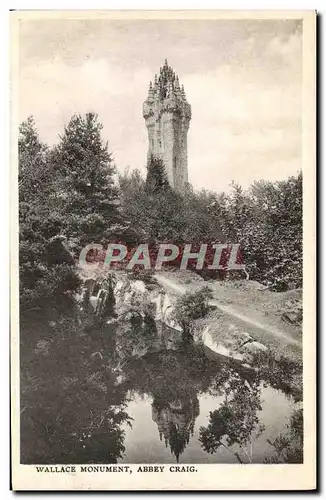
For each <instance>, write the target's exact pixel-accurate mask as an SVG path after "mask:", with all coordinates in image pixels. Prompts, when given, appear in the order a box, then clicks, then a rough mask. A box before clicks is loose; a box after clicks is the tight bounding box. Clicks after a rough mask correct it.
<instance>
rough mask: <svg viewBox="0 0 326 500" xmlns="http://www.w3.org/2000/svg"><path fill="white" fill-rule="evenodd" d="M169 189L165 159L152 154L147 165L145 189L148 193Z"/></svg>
mask: <svg viewBox="0 0 326 500" xmlns="http://www.w3.org/2000/svg"><path fill="white" fill-rule="evenodd" d="M169 189H170V185H169V181H168V178H167V175H166V172H165V167H164V163H163V160H162V159H161V158H157V157H155V156H153V155H152V156H151V157H150V160H149V162H148V165H147V177H146V183H145V190H146V192H148V193H153V194H157V193H160V192H162V191H167V190H169Z"/></svg>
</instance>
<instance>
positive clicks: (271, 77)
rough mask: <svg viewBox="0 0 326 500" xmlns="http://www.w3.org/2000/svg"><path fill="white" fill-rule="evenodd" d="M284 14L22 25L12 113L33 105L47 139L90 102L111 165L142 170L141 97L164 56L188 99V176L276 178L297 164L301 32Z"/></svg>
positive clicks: (218, 185)
mask: <svg viewBox="0 0 326 500" xmlns="http://www.w3.org/2000/svg"><path fill="white" fill-rule="evenodd" d="M291 23H292V24H291ZM291 23H290V22H289V23H286V22H282V23H277V22H275V23H267V22H266V21H265V22H257V21H256V22H248V23H244V22H242V23H241V22H238V23H237V22H230V23H229V24H228V23H227V22H223V23H222V22H219V23H216V24H214V23H207V22H205V23H199V24H196V26H197V29H196V30H194V29H193V24H191V25H190V24H189V26H188V25H187V23H185V22H183V23H174V24H173V23H172V24H169V23H168V24H167V23H165V24H162V23H161V24H159V23H156V24H155V23H154V22H153V23H150V25H146V26H144V23H143V24H142V25H141V29H140V27H139V25H137V23H133V24H130V25H128V24H127V23H124V24H123V26H122V25H121V26H119V25H117V26H116V27H114V26H112V24H111V25H110V29H108V28H107V25H105V26H104V25H103V24H101V25H99V24H96V27H93V28H92V26H93V25H91V24H87V26H86V25H85V23H84V24H78V23H77V24H76V23H75V24H74V25H69V26H68V25H67V26H63V28H64V29H63V28H62V29H61V30H60V29H59V26H58V25H55V28H53V31H52V32H51V29H50V26H49V27H47V29H45V27H44V26H43V27H42V29H40V31H37V30H35V26H34V28H33V29H34V30H31V29H29V30H28V29H25V31H24V38H23V40H22V43H24V41H25V42H26V40H27V41H31V42H32V43H28V44H26V43H25V45H24V46H23V47H24V50H23V52H22V57H21V72H20V82H19V83H20V118H21V120H23V119H25V118H26V117H27V116H28V115H29V114H33V115H34V116H35V119H36V123H37V125H38V128H39V131H40V135H41V137H42V138H43V139H44V140H45V141H46V142H48V143H50V144H51V143H54V142H56V141H57V140H58V134H59V133H61V132H62V130H63V127H64V125H65V124H66V123H67V122H68V120H69V118H70V117H71V115H72V114H73V113H85V112H87V111H90V110H92V111H95V112H97V113H98V114H99V118H100V121H101V122H102V123H103V125H104V129H103V138H104V139H105V140H108V142H109V148H110V150H111V151H112V152H113V155H114V157H115V161H116V164H117V166H118V168H119V169H123V168H124V167H125V166H127V165H130V167H131V168H139V169H141V170H142V171H143V172H144V171H145V168H144V164H145V159H146V153H147V131H146V127H145V123H144V120H143V117H142V103H143V101H144V99H145V98H146V96H147V90H148V83H149V80H152V79H153V76H154V72H155V71H157V70H158V69H159V65H160V64H162V62H163V60H164V57H166V56H167V57H168V58H169V60H170V59H172V61H175V65H174V66H175V69H176V71H177V72H178V73H179V75H180V79H181V83H183V84H184V86H185V90H186V94H187V98H188V101H189V102H190V104H191V106H192V120H191V124H190V130H189V134H188V148H189V150H188V162H189V178H190V181H191V182H192V183H193V184H194V186H195V187H197V188H201V187H205V188H207V189H215V190H221V189H227V187H228V185H229V184H230V182H231V181H232V180H235V181H237V182H239V183H240V184H242V185H244V186H248V185H249V184H250V183H251V182H253V181H254V180H256V179H260V178H264V179H273V180H275V178H285V177H286V176H288V175H291V174H294V173H296V172H297V170H298V169H300V166H301V114H302V110H301V58H302V54H301V42H302V40H301V32H300V30H299V29H298V26H296V25H295V24H293V22H291ZM53 26H54V25H53ZM94 26H95V25H94ZM86 28H87V29H86ZM51 33H52V34H51ZM43 41H44V43H42V42H43ZM59 42H60V43H59ZM38 46H40V47H41V48H40V51H39V52H38V49H37V47H38ZM37 55H38V57H36V56H37ZM170 56H171V57H170ZM173 64H174V63H173ZM275 176H279V177H275Z"/></svg>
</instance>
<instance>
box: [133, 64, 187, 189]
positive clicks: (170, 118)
mask: <svg viewBox="0 0 326 500" xmlns="http://www.w3.org/2000/svg"><path fill="white" fill-rule="evenodd" d="M143 116H144V118H145V123H146V127H147V129H148V155H147V157H148V159H149V158H150V157H151V155H153V156H155V157H159V158H161V159H162V160H163V162H164V165H165V171H166V174H167V177H168V180H169V183H170V185H171V187H172V188H173V189H175V190H176V191H178V192H180V193H182V192H183V191H184V187H185V184H186V183H187V182H188V158H187V133H188V129H189V123H190V119H191V106H190V104H189V103H188V102H187V99H186V94H185V91H184V88H183V85H182V86H181V87H180V83H179V78H178V76H177V75H176V74H175V72H174V71H173V69H172V68H171V67H170V66H169V65H168V62H167V60H165V64H164V66H163V67H161V68H160V74H159V77H158V78H157V75H155V80H154V85H153V84H152V82H150V84H149V91H148V97H147V99H146V101H145V102H144V104H143Z"/></svg>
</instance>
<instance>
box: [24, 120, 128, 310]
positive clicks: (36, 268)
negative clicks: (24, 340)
mask: <svg viewBox="0 0 326 500" xmlns="http://www.w3.org/2000/svg"><path fill="white" fill-rule="evenodd" d="M101 128H102V126H101V124H100V123H99V122H98V120H97V117H96V115H94V114H93V113H88V114H87V115H86V116H85V117H82V116H79V115H75V116H73V117H72V118H71V120H70V122H69V123H68V125H67V127H66V128H65V130H64V134H63V136H62V137H60V142H59V144H58V145H57V146H55V147H54V148H52V149H50V148H48V147H47V146H46V145H45V144H43V143H42V142H41V140H40V139H39V136H38V133H37V130H36V127H35V123H34V120H33V118H31V117H30V118H28V120H27V121H26V122H24V123H22V125H21V127H20V134H19V229H20V253H19V255H20V292H21V293H20V298H21V308H22V310H24V309H30V308H34V307H43V306H44V305H45V303H47V304H49V303H52V304H53V303H55V302H58V301H57V300H56V299H60V298H61V299H63V300H65V298H66V296H67V294H69V293H71V292H73V291H74V290H76V288H77V287H78V284H79V279H78V277H77V274H76V272H75V270H74V262H73V259H72V256H71V253H70V250H73V251H74V252H75V254H76V255H78V253H79V251H80V250H81V248H82V247H83V246H84V245H86V244H88V243H92V242H96V243H105V242H107V241H108V240H109V238H110V236H111V235H112V232H114V233H116V232H117V231H119V230H120V228H121V225H119V223H120V221H121V217H120V213H119V206H118V189H117V188H116V186H115V184H114V166H113V162H112V158H111V155H110V154H109V152H108V147H107V144H104V143H103V141H102V139H101ZM65 247H66V248H65Z"/></svg>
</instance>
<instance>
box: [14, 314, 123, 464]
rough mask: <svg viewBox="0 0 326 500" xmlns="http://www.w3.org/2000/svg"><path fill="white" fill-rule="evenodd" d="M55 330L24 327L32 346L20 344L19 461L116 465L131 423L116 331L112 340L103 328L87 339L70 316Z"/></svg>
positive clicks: (31, 323) (41, 325) (41, 326)
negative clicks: (120, 380) (115, 360)
mask: <svg viewBox="0 0 326 500" xmlns="http://www.w3.org/2000/svg"><path fill="white" fill-rule="evenodd" d="M53 325H54V326H53V328H52V329H51V328H50V327H49V322H48V321H46V322H45V321H44V322H43V323H42V322H40V321H37V320H35V321H32V320H31V319H29V321H28V323H27V324H25V325H22V329H23V328H24V330H22V331H23V338H25V339H26V338H27V339H31V337H32V336H34V342H31V341H30V340H29V341H28V342H27V343H26V342H23V343H22V345H21V354H22V356H21V462H22V463H28V464H32V463H39V464H51V463H52V464H56V463H60V464H64V463H116V462H117V460H118V458H122V456H123V453H124V450H125V448H124V444H123V443H124V431H123V430H122V428H121V427H122V423H123V422H127V423H130V418H129V416H128V414H127V413H126V411H125V410H126V407H127V403H126V391H125V390H124V389H123V387H121V386H119V385H118V384H117V375H116V373H115V371H114V369H112V366H111V365H112V361H111V359H110V354H109V353H111V352H112V351H113V350H114V341H113V337H114V335H112V333H113V332H112V331H111V332H110V333H111V339H112V341H111V340H110V336H108V331H104V330H103V328H102V327H99V328H94V329H93V330H92V331H89V332H88V334H85V333H84V332H83V331H82V330H79V329H78V327H77V323H76V321H75V319H74V318H73V317H70V318H69V317H67V316H66V317H64V318H60V319H57V320H56V321H55V322H53ZM35 332H38V333H35ZM35 344H36V347H35V348H33V347H32V346H35Z"/></svg>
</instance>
